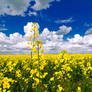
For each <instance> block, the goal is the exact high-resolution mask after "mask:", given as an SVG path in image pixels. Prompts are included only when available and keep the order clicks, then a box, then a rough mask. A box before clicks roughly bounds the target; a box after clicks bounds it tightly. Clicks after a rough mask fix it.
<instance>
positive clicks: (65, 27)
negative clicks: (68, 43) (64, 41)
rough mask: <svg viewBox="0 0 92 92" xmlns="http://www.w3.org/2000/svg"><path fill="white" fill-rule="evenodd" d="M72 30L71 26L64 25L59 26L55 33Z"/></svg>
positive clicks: (60, 33) (61, 33) (65, 32)
mask: <svg viewBox="0 0 92 92" xmlns="http://www.w3.org/2000/svg"><path fill="white" fill-rule="evenodd" d="M71 30H72V27H67V26H65V25H63V26H60V27H59V30H58V31H57V32H56V34H57V35H64V34H67V33H69V32H70V31H71Z"/></svg>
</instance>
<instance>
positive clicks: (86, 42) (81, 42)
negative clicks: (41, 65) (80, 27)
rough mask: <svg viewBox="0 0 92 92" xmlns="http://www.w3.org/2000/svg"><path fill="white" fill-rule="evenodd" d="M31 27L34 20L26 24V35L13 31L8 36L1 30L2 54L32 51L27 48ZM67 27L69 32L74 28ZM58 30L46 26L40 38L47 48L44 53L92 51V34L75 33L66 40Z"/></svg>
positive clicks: (0, 49) (0, 48)
mask: <svg viewBox="0 0 92 92" xmlns="http://www.w3.org/2000/svg"><path fill="white" fill-rule="evenodd" d="M61 27H63V26H61ZM31 28H32V22H29V23H28V24H27V25H26V26H24V32H25V35H21V34H19V33H13V34H10V35H9V36H6V35H5V34H4V33H2V32H0V54H25V53H30V50H28V49H27V46H28V44H27V42H28V40H27V38H28V37H29V35H30V33H29V32H30V30H31ZM65 28H66V29H67V30H68V32H70V31H69V30H70V29H72V28H71V27H70V28H69V27H67V26H65ZM57 32H59V30H57V31H50V30H49V29H48V28H44V30H43V31H42V33H41V34H40V39H41V40H42V42H43V45H44V47H43V48H44V49H45V50H46V51H45V52H44V53H52V54H55V53H58V52H59V51H61V50H63V49H65V50H67V51H68V52H70V53H74V52H75V53H86V52H87V51H89V52H91V53H92V35H84V36H80V35H79V34H75V35H74V37H73V38H67V40H66V41H65V40H64V39H63V37H64V35H63V34H62V33H60V34H59V35H58V34H57ZM68 32H67V33H68ZM65 33H66V31H65Z"/></svg>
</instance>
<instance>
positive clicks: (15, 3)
mask: <svg viewBox="0 0 92 92" xmlns="http://www.w3.org/2000/svg"><path fill="white" fill-rule="evenodd" d="M30 1H31V0H0V15H4V14H8V15H22V16H24V12H25V11H26V10H27V8H28V7H29V5H30V4H29V3H30Z"/></svg>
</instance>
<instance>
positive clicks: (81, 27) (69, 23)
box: [0, 0, 92, 54]
mask: <svg viewBox="0 0 92 92" xmlns="http://www.w3.org/2000/svg"><path fill="white" fill-rule="evenodd" d="M28 22H37V23H38V24H39V25H40V29H39V31H40V34H42V32H44V29H45V31H46V30H47V31H49V32H50V34H53V35H54V33H53V32H59V33H61V36H63V37H62V38H61V41H60V43H59V42H58V41H56V40H55V41H53V40H50V41H49V42H48V43H49V44H50V47H51V48H54V50H55V51H54V50H53V51H50V50H51V48H48V49H47V52H46V53H49V52H52V53H53V52H55V53H57V51H59V50H62V49H66V50H68V51H69V52H71V53H73V52H75V53H85V52H87V51H89V52H90V53H91V47H90V46H91V45H92V44H91V37H92V35H91V34H92V29H91V28H92V0H27V1H25V0H20V1H19V0H15V1H12V0H0V33H1V35H0V36H1V37H0V40H1V41H0V43H1V47H2V49H4V50H3V51H1V52H0V53H1V54H6V53H8V54H13V53H12V52H15V53H19V52H18V51H20V50H21V49H25V51H26V48H21V49H20V48H16V50H15V49H13V50H12V49H11V48H13V47H12V46H16V44H18V42H17V41H16V43H11V44H12V45H11V44H10V43H8V41H11V42H12V41H13V40H11V38H10V35H12V38H13V39H16V37H17V36H20V35H21V36H22V38H21V39H22V41H23V40H24V41H25V39H24V38H23V37H24V36H25V34H26V33H25V31H24V26H27V24H28ZM60 27H61V28H60ZM47 31H46V32H47ZM63 32H64V33H63ZM16 33H17V34H16ZM2 35H3V36H4V35H5V36H4V37H3V36H2ZM14 37H15V38H14ZM55 37H57V38H58V37H59V35H56V36H55ZM3 38H4V39H5V40H8V41H7V42H4V40H3ZM46 38H47V37H46ZM59 40H60V39H59ZM62 40H63V41H62ZM80 40H81V43H79V42H80ZM46 41H47V39H46ZM20 42H21V41H20ZM54 43H55V44H56V43H59V44H60V45H59V47H60V49H59V50H57V48H58V47H56V46H55V44H54ZM21 44H22V43H21ZM53 44H54V45H53ZM62 44H65V45H69V47H68V48H64V47H65V46H62V47H61V45H62ZM75 44H76V45H75ZM81 44H82V45H81ZM86 44H88V46H87V45H86ZM8 45H9V46H10V48H7V47H8ZM44 45H45V46H46V42H45V43H44ZM83 46H84V48H83ZM79 48H80V49H79ZM8 49H9V50H8ZM76 49H79V52H78V51H76ZM25 51H24V52H23V54H24V53H25ZM26 52H27V51H26Z"/></svg>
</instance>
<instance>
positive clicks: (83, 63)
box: [0, 53, 92, 92]
mask: <svg viewBox="0 0 92 92" xmlns="http://www.w3.org/2000/svg"><path fill="white" fill-rule="evenodd" d="M0 92H92V55H91V54H67V53H63V54H62V53H60V54H57V55H48V54H47V55H43V54H39V61H38V56H37V55H36V54H35V55H33V58H32V59H31V56H30V55H0Z"/></svg>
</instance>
